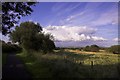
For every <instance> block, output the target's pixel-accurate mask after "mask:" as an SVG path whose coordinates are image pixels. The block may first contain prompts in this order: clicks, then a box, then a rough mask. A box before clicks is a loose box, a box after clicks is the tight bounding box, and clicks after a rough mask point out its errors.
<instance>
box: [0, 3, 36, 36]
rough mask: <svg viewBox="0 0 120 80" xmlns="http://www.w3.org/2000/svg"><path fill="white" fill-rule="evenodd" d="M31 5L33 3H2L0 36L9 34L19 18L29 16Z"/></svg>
mask: <svg viewBox="0 0 120 80" xmlns="http://www.w3.org/2000/svg"><path fill="white" fill-rule="evenodd" d="M32 5H35V2H2V34H3V35H6V34H8V33H10V32H11V28H12V27H14V26H15V24H17V23H18V22H19V19H20V18H21V17H23V16H27V15H30V14H31V12H33V10H32V9H31V6H32Z"/></svg>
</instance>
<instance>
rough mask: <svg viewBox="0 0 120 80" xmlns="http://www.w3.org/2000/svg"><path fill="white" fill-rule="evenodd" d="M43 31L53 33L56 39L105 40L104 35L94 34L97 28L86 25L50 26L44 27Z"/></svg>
mask: <svg viewBox="0 0 120 80" xmlns="http://www.w3.org/2000/svg"><path fill="white" fill-rule="evenodd" d="M43 32H45V33H51V34H52V35H53V36H54V38H55V40H56V41H85V40H92V41H104V40H106V39H104V38H102V37H97V36H93V34H94V33H95V32H96V29H93V28H88V27H86V26H73V27H68V26H48V27H46V28H43Z"/></svg>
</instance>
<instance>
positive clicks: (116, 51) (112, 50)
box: [108, 45, 120, 54]
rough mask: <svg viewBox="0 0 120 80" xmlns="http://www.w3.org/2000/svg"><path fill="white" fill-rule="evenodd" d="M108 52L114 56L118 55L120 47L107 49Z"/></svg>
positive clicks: (114, 46)
mask: <svg viewBox="0 0 120 80" xmlns="http://www.w3.org/2000/svg"><path fill="white" fill-rule="evenodd" d="M108 51H109V52H112V53H114V54H120V45H113V46H111V47H110V48H108Z"/></svg>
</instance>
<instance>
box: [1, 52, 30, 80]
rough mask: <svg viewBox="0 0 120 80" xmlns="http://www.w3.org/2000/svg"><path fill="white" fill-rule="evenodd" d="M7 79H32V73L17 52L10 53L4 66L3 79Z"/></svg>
mask: <svg viewBox="0 0 120 80" xmlns="http://www.w3.org/2000/svg"><path fill="white" fill-rule="evenodd" d="M6 79H9V80H13V79H15V80H32V77H31V75H30V74H29V72H28V71H27V70H26V69H25V66H24V65H23V63H22V61H21V60H20V59H19V58H18V57H17V56H16V54H9V55H8V56H7V62H6V64H5V65H4V66H3V67H2V80H6Z"/></svg>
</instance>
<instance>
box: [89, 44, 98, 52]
mask: <svg viewBox="0 0 120 80" xmlns="http://www.w3.org/2000/svg"><path fill="white" fill-rule="evenodd" d="M99 49H100V48H99V46H97V45H91V47H90V51H92V52H98V51H99Z"/></svg>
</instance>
